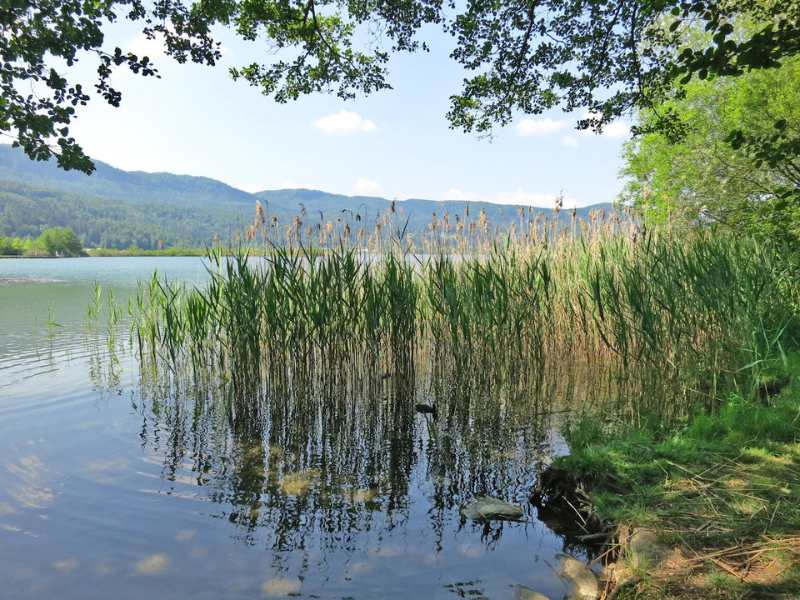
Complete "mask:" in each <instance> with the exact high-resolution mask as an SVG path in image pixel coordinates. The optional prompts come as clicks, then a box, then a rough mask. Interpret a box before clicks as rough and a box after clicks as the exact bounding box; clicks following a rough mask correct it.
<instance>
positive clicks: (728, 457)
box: [532, 356, 800, 600]
mask: <svg viewBox="0 0 800 600" xmlns="http://www.w3.org/2000/svg"><path fill="white" fill-rule="evenodd" d="M792 362H794V365H795V368H794V369H793V372H792V373H791V375H790V379H789V383H788V384H787V385H786V386H785V387H784V388H783V389H782V390H781V391H780V392H779V393H777V394H776V395H774V396H772V397H769V398H767V399H766V400H763V399H762V400H758V399H753V400H751V399H746V398H742V397H740V396H737V395H734V394H731V395H730V396H729V397H728V399H727V400H726V401H725V402H724V403H723V405H722V407H721V408H720V414H718V415H714V416H703V415H698V416H697V417H695V418H694V419H691V420H690V421H689V422H688V423H685V424H683V425H682V426H679V427H674V428H669V429H658V428H647V427H643V428H630V429H624V430H617V431H602V426H600V425H598V422H597V420H596V419H595V420H594V421H591V422H590V421H589V420H588V419H587V420H584V421H580V422H578V423H576V424H575V425H573V427H572V428H571V429H570V431H569V433H568V437H569V438H571V439H570V440H569V441H570V447H571V454H569V455H567V456H563V457H559V458H557V459H556V460H555V461H554V462H553V464H552V465H551V466H550V467H549V468H548V470H547V471H546V472H545V474H543V477H542V481H541V483H537V489H534V492H533V497H532V501H533V502H534V504H535V505H536V506H537V509H539V510H540V512H541V511H542V510H546V511H551V512H553V513H555V514H558V515H559V516H558V517H557V518H558V519H559V520H560V521H561V522H562V523H563V522H564V520H565V516H566V515H569V516H571V520H572V522H573V523H574V524H575V527H574V529H572V530H571V532H570V534H571V535H572V536H573V537H574V539H577V540H582V541H584V542H589V543H594V544H596V546H595V547H596V548H597V550H596V553H597V556H599V557H602V562H603V563H604V564H603V565H602V567H603V576H602V579H603V581H602V583H601V588H604V591H603V593H602V594H601V595H600V596H599V598H601V599H602V600H612V599H616V600H619V599H625V598H631V599H632V598H644V599H648V600H649V599H652V600H656V599H675V600H678V599H696V600H706V599H708V598H714V599H719V600H729V599H730V600H734V599H738V598H743V597H759V598H760V597H766V598H779V599H782V600H784V599H785V600H789V599H790V598H797V597H800V369H798V368H797V367H796V365H797V364H798V362H797V359H796V356H795V357H793V361H792ZM597 560H598V559H595V561H597Z"/></svg>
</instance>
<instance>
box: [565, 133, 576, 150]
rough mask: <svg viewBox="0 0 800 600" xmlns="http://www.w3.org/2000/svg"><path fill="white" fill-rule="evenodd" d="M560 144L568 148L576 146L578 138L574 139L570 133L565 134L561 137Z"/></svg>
mask: <svg viewBox="0 0 800 600" xmlns="http://www.w3.org/2000/svg"><path fill="white" fill-rule="evenodd" d="M561 145H562V146H567V147H569V148H577V147H578V140H576V139H575V138H574V137H572V136H571V135H565V136H564V137H562V138H561Z"/></svg>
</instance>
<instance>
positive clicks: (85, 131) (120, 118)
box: [72, 26, 628, 207]
mask: <svg viewBox="0 0 800 600" xmlns="http://www.w3.org/2000/svg"><path fill="white" fill-rule="evenodd" d="M221 39H222V41H223V44H224V48H223V49H224V58H223V61H222V64H220V65H219V66H217V67H216V68H211V67H203V66H199V65H178V64H177V63H175V62H173V61H172V60H171V59H169V58H166V57H164V56H163V55H162V54H160V49H159V46H158V44H157V43H156V42H151V41H148V40H146V39H145V38H144V36H142V35H141V34H137V33H136V30H135V29H133V28H131V27H130V26H119V27H116V29H115V31H113V33H112V35H110V36H109V38H108V40H107V41H108V44H109V46H111V47H113V45H120V46H121V47H122V48H123V49H127V50H131V51H134V52H136V53H138V54H147V55H149V56H150V57H151V58H152V59H153V60H154V61H155V63H156V65H157V67H158V68H159V70H160V72H161V75H162V79H160V80H156V79H154V78H147V79H144V78H141V77H139V76H135V75H132V74H130V73H120V74H116V75H114V78H113V81H114V83H115V85H116V86H117V87H118V88H119V89H120V90H121V91H122V92H123V103H122V107H121V108H118V109H115V108H111V107H108V106H105V105H104V104H103V101H102V100H101V99H99V98H95V99H94V100H93V101H92V102H90V104H89V106H88V107H85V108H83V109H82V110H81V112H80V113H79V118H78V119H77V121H76V122H75V124H74V126H73V127H72V131H73V134H74V135H75V136H76V138H77V139H78V140H79V142H81V143H82V145H83V147H84V149H85V150H86V151H87V152H88V153H89V154H90V155H91V156H93V157H95V158H98V159H100V160H104V161H106V162H109V163H111V164H112V165H114V166H117V167H120V168H123V169H128V170H133V169H136V170H144V171H170V172H175V173H182V174H191V175H204V176H208V177H213V178H215V179H220V180H222V181H225V182H227V183H229V184H231V185H234V186H236V187H239V188H242V189H245V190H248V191H258V190H263V189H276V188H284V187H310V188H315V189H321V190H325V191H329V192H336V193H343V194H366V195H378V196H383V197H387V198H398V199H403V198H408V197H415V198H430V199H436V200H442V199H463V200H472V199H476V200H477V199H480V200H487V201H494V202H504V203H514V204H534V205H540V206H551V205H552V200H553V198H554V197H555V196H556V195H557V194H558V193H559V192H561V191H563V193H564V197H565V206H567V207H570V206H573V205H578V206H581V205H587V204H593V203H597V202H607V201H611V200H613V199H614V197H615V195H616V194H617V193H618V191H619V189H620V187H621V183H620V182H619V180H618V172H619V169H620V167H621V164H622V163H621V160H620V150H621V146H622V143H623V142H624V141H625V139H626V138H627V136H628V133H627V126H626V124H625V123H623V122H618V123H616V124H613V125H612V126H611V127H610V128H609V129H608V130H607V132H606V133H605V134H604V135H601V136H598V135H595V134H592V133H586V132H578V131H575V130H574V123H575V120H576V119H577V118H579V117H580V116H581V115H580V114H575V115H564V114H561V113H551V114H547V115H540V116H532V117H524V116H520V117H519V118H517V119H516V120H515V122H514V123H513V124H512V125H510V126H508V127H506V128H504V129H500V130H497V131H496V132H495V136H494V138H493V139H492V140H491V141H489V140H486V139H478V138H476V137H474V136H471V135H468V134H464V133H462V132H460V131H453V130H451V129H449V127H448V123H447V121H446V119H445V113H446V112H447V109H448V98H449V95H450V94H452V93H454V92H457V91H458V90H459V89H460V82H461V78H462V75H463V74H462V72H461V71H460V70H459V68H458V66H457V65H455V64H454V63H452V61H450V59H449V58H447V54H448V44H449V43H450V40H449V39H448V38H446V37H444V36H443V35H441V34H434V35H431V36H430V40H431V42H432V52H431V53H429V54H425V53H420V54H415V55H400V56H396V57H394V58H393V59H392V61H391V63H390V69H391V83H392V85H393V86H394V89H393V90H388V91H385V92H380V93H378V94H375V95H373V96H370V97H367V98H363V99H358V100H356V101H353V102H343V101H341V100H339V99H338V98H336V97H335V96H326V95H316V96H309V97H305V98H301V99H300V100H299V101H297V102H293V103H289V104H285V105H281V104H276V103H275V102H274V101H272V100H271V99H270V98H267V97H265V96H262V95H261V93H260V92H259V90H258V89H256V88H252V87H249V86H248V85H247V84H246V83H243V82H233V81H232V80H231V79H230V77H229V75H228V73H227V66H230V65H233V64H246V63H248V62H250V61H251V60H253V59H254V58H256V59H257V58H259V57H260V56H263V54H262V51H261V48H263V43H261V42H255V43H248V42H244V41H241V40H238V39H235V38H233V37H232V36H229V35H228V36H226V35H222V36H221ZM91 68H92V65H91V64H86V63H84V65H83V67H82V69H85V70H86V72H87V73H91Z"/></svg>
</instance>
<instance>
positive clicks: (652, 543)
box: [628, 529, 667, 569]
mask: <svg viewBox="0 0 800 600" xmlns="http://www.w3.org/2000/svg"><path fill="white" fill-rule="evenodd" d="M628 553H629V555H630V562H631V566H633V568H634V569H638V568H639V567H648V566H649V567H655V566H656V565H658V564H659V563H660V562H661V561H662V560H664V557H665V556H666V555H667V548H666V547H664V546H663V545H662V544H661V543H660V542H659V541H658V536H657V535H656V534H655V533H654V532H653V531H651V530H649V529H637V530H636V531H634V532H633V535H631V539H630V541H629V542H628Z"/></svg>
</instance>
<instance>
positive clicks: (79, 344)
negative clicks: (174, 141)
mask: <svg viewBox="0 0 800 600" xmlns="http://www.w3.org/2000/svg"><path fill="white" fill-rule="evenodd" d="M154 269H158V271H159V273H161V274H162V275H163V276H166V277H168V278H169V279H172V280H180V281H186V282H188V283H190V284H198V283H202V282H203V281H204V280H205V278H206V277H207V275H206V270H205V264H204V261H203V260H202V259H198V258H84V259H59V260H49V259H41V260H24V259H8V260H0V456H2V460H1V461H0V581H2V582H3V583H2V584H0V586H1V587H0V596H2V597H3V598H14V599H23V598H37V599H39V598H48V599H49V598H60V599H81V600H83V599H93V598H97V599H107V598H119V599H125V598H137V599H138V598H143V597H147V596H148V595H150V596H151V597H154V598H208V599H218V598H262V597H263V598H269V597H279V598H280V597H303V598H329V599H345V598H354V599H355V598H359V599H361V598H363V599H375V598H387V599H395V598H397V599H400V598H408V597H419V598H442V599H445V598H487V599H488V598H490V599H497V600H501V599H506V598H508V599H510V598H513V597H514V593H515V586H517V585H524V586H527V587H528V588H531V589H534V590H537V591H539V592H541V593H543V594H546V595H548V596H549V597H550V598H561V597H563V596H564V594H565V592H566V587H565V585H564V583H563V582H561V580H560V579H559V578H558V577H557V576H556V573H555V571H556V563H557V556H558V554H559V553H560V552H562V551H563V550H564V541H563V540H562V538H561V537H559V536H558V535H556V534H555V533H553V532H552V531H551V530H549V529H548V528H547V527H546V526H545V525H544V524H543V523H542V522H540V521H539V520H537V518H536V511H535V510H534V509H533V508H532V507H531V506H530V505H529V504H528V502H527V497H528V493H529V490H530V486H531V484H532V483H533V482H534V480H535V477H536V473H537V470H538V469H541V468H542V465H543V464H545V463H546V461H547V460H548V458H549V456H550V455H551V454H552V453H553V452H558V451H562V450H563V448H562V447H561V446H560V445H559V444H558V442H557V437H555V436H554V434H553V433H552V430H551V429H550V427H549V425H548V424H547V423H546V422H544V421H543V420H542V419H541V418H540V417H539V416H537V415H536V414H534V413H535V407H533V406H529V405H526V404H525V403H520V402H515V401H512V400H509V399H505V398H503V397H502V396H501V397H492V398H483V397H476V398H474V399H472V400H471V401H470V402H469V404H468V405H467V406H463V405H462V404H460V405H459V406H458V407H457V408H454V409H453V410H440V411H439V415H438V416H437V418H436V419H434V418H432V417H431V416H430V415H425V414H419V413H416V412H415V411H414V408H413V407H414V404H415V403H417V402H428V403H438V404H439V406H441V407H442V409H444V408H446V407H447V403H448V399H447V397H444V398H443V397H441V396H437V397H436V398H434V397H433V396H432V395H431V392H429V391H428V390H427V389H425V388H424V387H421V388H419V389H413V390H411V391H410V392H409V391H408V390H407V389H400V387H399V386H397V385H395V383H394V382H393V381H392V380H391V379H388V380H387V381H386V383H385V385H384V387H383V389H382V390H381V391H380V393H378V394H376V395H374V396H372V397H361V396H359V397H355V396H353V397H342V395H341V394H338V393H336V392H331V394H332V395H333V396H335V397H328V396H326V394H325V393H319V394H315V395H314V396H313V397H300V396H297V397H295V396H293V397H292V398H280V399H278V398H274V399H272V401H271V403H270V404H269V407H268V410H267V411H266V413H267V414H266V419H265V421H264V423H261V424H259V425H258V426H257V427H253V428H250V429H248V430H241V429H240V428H234V427H232V426H231V423H230V422H229V421H228V420H227V419H226V417H225V413H224V411H222V410H220V409H219V406H218V405H219V402H218V400H219V399H218V398H215V397H214V393H213V392H211V393H199V392H198V391H197V390H193V389H191V388H190V387H189V388H187V387H185V386H184V387H183V388H180V389H176V388H169V389H159V388H157V387H155V388H154V387H153V386H150V385H142V380H141V377H140V373H139V369H138V365H137V361H136V357H135V353H134V352H131V351H130V344H129V343H128V338H127V333H126V330H125V327H124V323H123V324H122V326H121V327H120V328H118V329H116V330H113V331H109V329H108V327H107V325H106V323H105V321H104V318H105V317H101V318H99V319H98V320H97V322H95V323H94V324H90V323H89V324H87V314H86V307H87V304H88V299H89V296H90V294H91V291H92V287H93V285H94V282H95V281H97V282H100V283H101V284H103V285H104V286H108V287H110V288H112V289H113V290H114V295H115V298H116V300H117V301H118V302H120V303H122V304H124V303H125V302H126V301H127V298H129V297H131V296H132V295H133V294H134V293H135V291H136V285H137V281H138V280H144V279H147V278H149V277H150V276H151V275H152V273H153V270H154ZM109 334H111V339H110V340H109ZM442 413H445V414H444V415H443V414H442ZM480 494H489V495H493V496H499V497H502V498H505V499H507V500H509V501H514V502H518V503H520V504H521V505H523V506H524V507H525V511H526V518H525V520H524V521H523V522H520V523H507V522H506V523H491V524H476V523H472V522H469V521H467V520H465V519H464V518H463V517H462V516H461V514H460V512H459V508H460V506H462V505H463V504H464V503H465V502H468V501H469V500H471V499H472V498H473V497H474V496H476V495H480Z"/></svg>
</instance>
